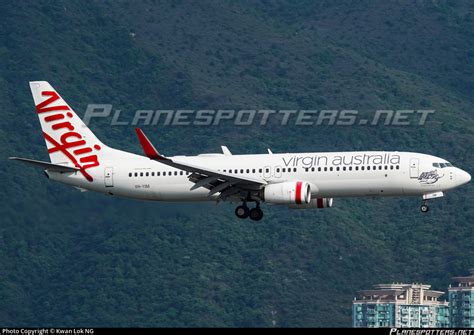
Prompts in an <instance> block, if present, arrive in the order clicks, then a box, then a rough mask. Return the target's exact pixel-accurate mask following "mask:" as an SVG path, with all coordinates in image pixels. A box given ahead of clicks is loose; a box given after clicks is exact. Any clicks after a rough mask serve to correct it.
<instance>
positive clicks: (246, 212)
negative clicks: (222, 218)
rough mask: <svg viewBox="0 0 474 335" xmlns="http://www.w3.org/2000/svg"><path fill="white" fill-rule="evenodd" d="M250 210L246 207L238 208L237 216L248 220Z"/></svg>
mask: <svg viewBox="0 0 474 335" xmlns="http://www.w3.org/2000/svg"><path fill="white" fill-rule="evenodd" d="M249 212H250V211H249V208H248V207H247V206H245V205H240V206H237V208H236V209H235V215H237V217H238V218H240V219H246V218H248V217H249Z"/></svg>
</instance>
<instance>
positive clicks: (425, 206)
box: [420, 201, 430, 213]
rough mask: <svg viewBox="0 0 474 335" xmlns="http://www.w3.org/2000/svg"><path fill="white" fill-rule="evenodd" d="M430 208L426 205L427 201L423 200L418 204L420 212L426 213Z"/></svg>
mask: <svg viewBox="0 0 474 335" xmlns="http://www.w3.org/2000/svg"><path fill="white" fill-rule="evenodd" d="M429 210H430V208H429V207H428V202H427V201H423V203H422V204H421V206H420V211H421V212H422V213H426V212H428V211H429Z"/></svg>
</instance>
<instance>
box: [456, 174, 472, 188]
mask: <svg viewBox="0 0 474 335" xmlns="http://www.w3.org/2000/svg"><path fill="white" fill-rule="evenodd" d="M456 179H457V181H458V182H459V183H460V184H461V185H464V184H467V183H469V182H470V181H471V175H470V174H469V173H467V172H466V171H464V170H459V171H458V173H457V174H456Z"/></svg>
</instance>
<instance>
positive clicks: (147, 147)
mask: <svg viewBox="0 0 474 335" xmlns="http://www.w3.org/2000/svg"><path fill="white" fill-rule="evenodd" d="M135 132H136V133H137V136H138V140H139V141H140V144H141V146H142V149H143V152H144V153H145V156H147V157H148V158H150V159H154V160H161V159H165V157H164V156H162V155H160V153H159V152H158V150H156V149H155V147H154V146H153V144H152V143H151V141H150V140H149V139H148V137H146V135H145V133H144V132H143V130H141V129H140V128H135Z"/></svg>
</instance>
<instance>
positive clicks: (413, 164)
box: [410, 158, 419, 178]
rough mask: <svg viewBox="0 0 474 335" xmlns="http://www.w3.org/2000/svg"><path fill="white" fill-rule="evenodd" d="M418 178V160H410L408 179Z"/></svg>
mask: <svg viewBox="0 0 474 335" xmlns="http://www.w3.org/2000/svg"><path fill="white" fill-rule="evenodd" d="M418 176H419V160H418V158H412V159H410V178H418Z"/></svg>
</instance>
